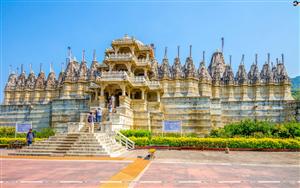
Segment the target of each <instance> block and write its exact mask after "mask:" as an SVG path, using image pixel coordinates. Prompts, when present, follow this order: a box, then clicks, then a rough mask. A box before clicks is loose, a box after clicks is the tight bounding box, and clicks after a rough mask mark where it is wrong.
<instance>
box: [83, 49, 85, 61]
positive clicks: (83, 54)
mask: <svg viewBox="0 0 300 188" xmlns="http://www.w3.org/2000/svg"><path fill="white" fill-rule="evenodd" d="M82 62H85V50H82Z"/></svg>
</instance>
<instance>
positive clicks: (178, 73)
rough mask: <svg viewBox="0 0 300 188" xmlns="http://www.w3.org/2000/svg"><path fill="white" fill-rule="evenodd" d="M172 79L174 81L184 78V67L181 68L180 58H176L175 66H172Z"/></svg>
mask: <svg viewBox="0 0 300 188" xmlns="http://www.w3.org/2000/svg"><path fill="white" fill-rule="evenodd" d="M171 73H172V77H173V78H174V79H179V78H182V77H183V72H182V67H181V63H180V59H179V57H176V58H175V59H174V64H173V66H172V72H171Z"/></svg>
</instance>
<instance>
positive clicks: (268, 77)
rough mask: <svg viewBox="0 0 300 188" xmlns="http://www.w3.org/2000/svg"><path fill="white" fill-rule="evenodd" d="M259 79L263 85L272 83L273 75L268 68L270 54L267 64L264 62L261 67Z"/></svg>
mask: <svg viewBox="0 0 300 188" xmlns="http://www.w3.org/2000/svg"><path fill="white" fill-rule="evenodd" d="M260 78H261V80H262V82H263V83H269V82H273V81H274V80H273V73H272V69H271V67H270V54H269V53H268V60H267V62H265V64H264V65H263V68H262V70H261V72H260Z"/></svg>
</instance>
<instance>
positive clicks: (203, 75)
mask: <svg viewBox="0 0 300 188" xmlns="http://www.w3.org/2000/svg"><path fill="white" fill-rule="evenodd" d="M198 75H199V79H200V81H211V76H210V74H209V73H208V70H207V69H206V67H205V63H204V61H202V62H201V63H200V67H199V69H198Z"/></svg>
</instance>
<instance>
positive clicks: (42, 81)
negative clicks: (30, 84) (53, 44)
mask: <svg viewBox="0 0 300 188" xmlns="http://www.w3.org/2000/svg"><path fill="white" fill-rule="evenodd" d="M45 86H46V75H45V72H44V71H43V69H42V64H41V65H40V73H39V74H38V77H37V79H36V82H35V88H36V89H44V88H45Z"/></svg>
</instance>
